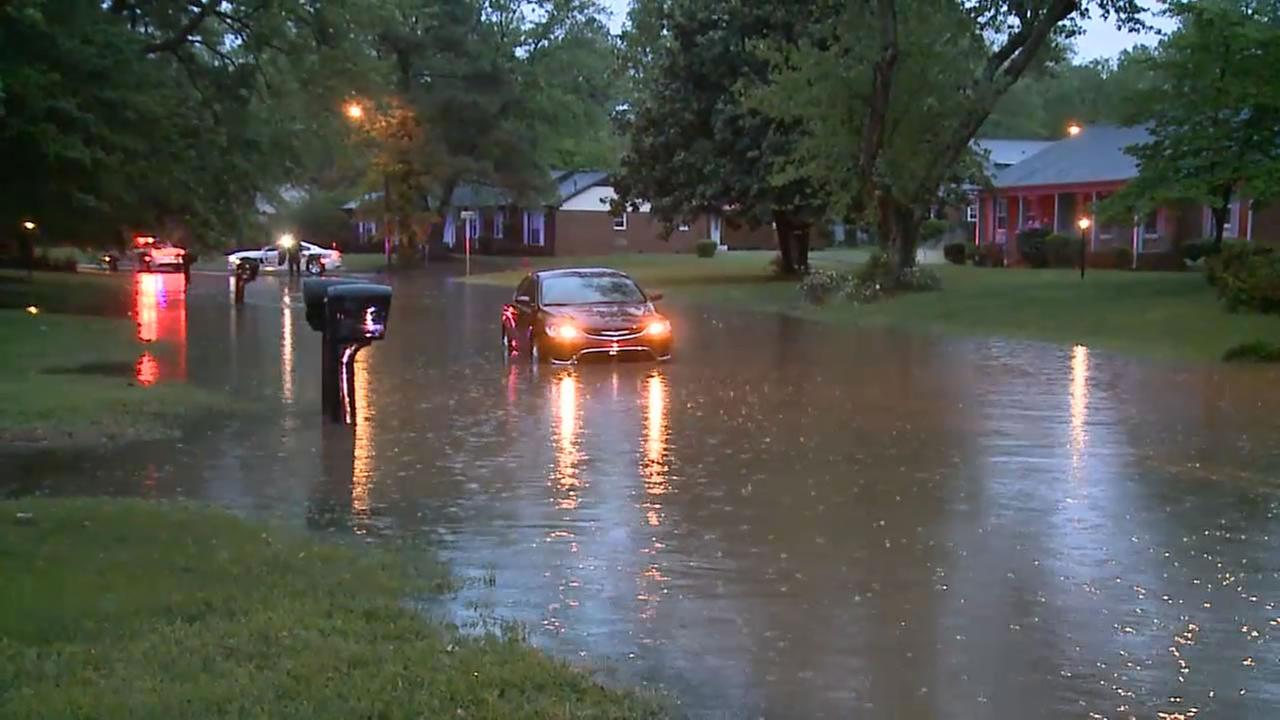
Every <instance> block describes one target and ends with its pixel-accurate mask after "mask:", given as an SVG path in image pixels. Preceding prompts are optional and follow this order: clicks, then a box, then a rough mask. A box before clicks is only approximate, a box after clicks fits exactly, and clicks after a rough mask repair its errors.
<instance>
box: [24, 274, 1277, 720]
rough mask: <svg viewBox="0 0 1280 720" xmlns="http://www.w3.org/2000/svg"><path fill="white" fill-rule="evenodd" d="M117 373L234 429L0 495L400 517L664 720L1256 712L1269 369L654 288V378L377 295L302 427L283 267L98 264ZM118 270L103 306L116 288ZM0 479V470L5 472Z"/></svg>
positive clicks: (306, 388)
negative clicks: (767, 311) (671, 708)
mask: <svg viewBox="0 0 1280 720" xmlns="http://www.w3.org/2000/svg"><path fill="white" fill-rule="evenodd" d="M121 283H122V292H130V293H133V294H134V297H135V306H136V308H137V319H138V325H139V333H140V337H141V336H142V335H143V334H146V335H147V336H148V337H145V338H143V339H144V340H145V339H157V340H160V341H162V343H161V344H159V345H157V346H156V349H155V351H154V352H151V351H148V352H145V353H143V354H142V355H141V356H140V357H139V359H138V362H137V367H136V379H137V381H138V382H140V383H142V384H149V383H153V382H168V381H174V380H184V379H185V380H186V381H189V382H194V383H197V384H200V385H204V386H209V387H214V388H225V389H226V392H229V393H233V394H234V395H235V396H236V397H238V398H242V399H243V401H244V402H245V403H248V404H251V405H253V406H254V407H255V408H256V410H255V411H254V412H252V413H248V414H245V415H243V416H236V417H234V418H232V419H230V420H224V421H220V422H219V423H217V425H216V426H212V427H197V428H195V429H194V430H193V432H192V433H190V434H189V435H188V437H187V439H186V440H185V441H184V442H183V443H182V444H180V445H175V444H174V443H172V442H163V443H153V444H140V445H136V446H130V447H129V448H128V450H127V451H126V452H103V453H100V454H92V455H59V456H54V455H52V454H24V455H19V456H15V457H13V458H6V459H4V460H3V462H4V464H5V467H6V471H5V473H4V478H3V479H0V491H3V492H7V493H10V494H20V493H31V492H42V493H50V494H84V493H89V494H110V495H137V496H143V497H173V496H181V497H187V498H193V499H198V500H205V501H211V502H215V503H219V504H223V505H227V506H230V507H233V508H236V509H238V510H242V511H247V512H252V513H255V514H264V515H271V516H279V517H283V518H286V519H289V520H291V521H294V522H297V523H305V524H306V525H307V526H309V527H313V528H316V529H320V530H326V531H329V530H332V531H336V532H341V531H346V530H347V529H350V530H352V531H354V532H357V533H369V534H381V533H397V532H414V533H419V532H424V531H425V532H426V533H428V534H429V535H431V536H433V537H435V538H436V539H437V540H438V543H439V546H440V548H441V549H442V553H443V555H444V556H445V558H446V560H448V561H449V562H450V563H451V565H452V567H453V569H454V570H455V572H457V573H458V574H459V575H460V576H461V577H462V578H463V579H464V582H463V587H462V589H461V590H460V592H459V593H458V595H457V597H456V598H454V599H453V601H452V607H451V608H450V611H451V612H452V614H453V616H454V617H453V619H454V620H455V621H456V622H458V623H459V624H462V625H464V626H472V627H481V628H483V627H496V626H497V625H498V624H501V623H504V622H511V621H514V622H518V623H521V624H523V625H524V626H525V627H526V628H527V629H528V632H529V636H530V640H531V641H532V642H533V643H535V644H536V645H538V646H540V647H543V648H545V649H547V650H549V651H551V652H553V653H555V654H558V655H560V656H563V657H566V658H569V659H571V660H573V661H575V662H577V663H580V664H583V665H586V666H589V667H592V668H595V669H598V670H599V671H600V673H601V674H602V676H604V677H607V678H611V679H615V680H617V681H619V682H623V683H631V684H645V685H648V686H651V687H655V688H658V689H660V690H661V691H663V692H665V693H668V694H669V695H670V696H671V697H672V698H673V699H674V701H676V702H678V703H679V705H678V707H679V708H680V709H681V710H682V711H683V712H686V713H688V714H689V715H691V716H693V717H734V718H736V717H761V716H762V717H778V718H792V717H831V718H844V717H896V718H987V717H1078V718H1089V717H1095V718H1101V717H1107V718H1125V717H1131V716H1132V717H1139V718H1156V717H1162V718H1175V717H1184V718H1189V717H1195V716H1197V715H1199V716H1201V717H1218V718H1274V717H1276V714H1277V710H1276V708H1278V707H1280V382H1277V381H1278V380H1280V373H1277V372H1276V371H1275V370H1268V369H1265V368H1249V367H1246V368H1239V367H1225V366H1212V367H1205V368H1196V367H1188V366H1183V365H1176V364H1167V363H1160V362H1156V361H1150V360H1142V359H1131V358H1126V357H1120V356H1113V355H1109V354H1107V353H1103V352H1097V351H1091V350H1089V349H1087V348H1084V347H1077V348H1074V349H1072V348H1061V347H1055V346H1048V345H1040V344H1034V343H1015V342H1002V341H960V340H943V339H937V338H927V337H918V336H913V335H900V334H894V333H890V332H873V331H852V330H842V329H838V328H828V327H824V326H820V325H815V324H809V323H804V322H800V321H796V320H791V319H786V318H781V317H774V316H766V315H754V314H749V313H738V312H731V311H716V310H711V309H707V308H704V307H692V306H682V305H678V304H677V305H671V306H670V307H666V308H664V310H665V311H666V312H667V313H668V314H669V315H670V316H671V317H672V321H673V325H674V328H675V333H676V338H677V347H676V358H675V361H674V362H672V363H671V364H668V365H661V366H655V365H652V364H647V363H636V364H622V365H592V366H585V367H580V368H548V369H541V370H539V371H538V372H536V373H535V372H532V371H531V369H530V368H529V367H528V366H524V365H515V366H507V365H506V364H505V363H504V362H503V360H502V358H501V356H500V352H499V347H500V343H499V324H498V321H499V310H500V308H501V305H502V303H503V302H504V301H505V300H506V299H507V298H508V297H509V295H510V292H509V291H504V290H501V289H495V288H487V287H471V286H467V285H463V284H461V283H457V282H452V281H448V280H446V279H444V278H414V279H409V280H402V281H398V282H397V283H396V287H395V292H396V295H395V300H394V303H393V307H392V314H391V323H390V330H389V333H388V339H387V340H386V341H384V342H382V343H379V344H377V345H375V346H373V347H371V348H369V349H367V350H365V351H363V352H362V353H361V355H360V359H359V361H358V362H357V365H356V372H357V395H358V397H357V404H358V412H359V416H360V423H359V424H358V425H357V426H356V427H355V428H354V430H352V429H350V428H342V427H334V426H327V425H326V424H325V423H324V422H322V418H321V413H320V384H319V383H320V381H319V374H320V357H319V346H320V338H319V336H318V335H317V334H316V333H314V332H312V331H311V330H310V328H309V327H308V326H307V324H306V321H305V319H304V317H303V308H302V302H301V294H300V291H299V288H297V287H296V286H295V287H293V288H292V290H291V289H290V287H289V285H288V283H287V281H286V280H284V279H281V278H270V277H264V278H262V279H261V280H259V281H257V282H255V283H253V284H252V285H251V286H250V287H249V291H248V293H247V303H246V305H245V306H243V307H241V308H233V307H232V306H231V304H230V302H229V300H228V293H229V290H228V287H227V282H226V279H225V278H221V277H216V276H207V275H202V276H197V277H196V278H195V279H194V281H193V285H192V287H191V288H190V291H189V293H184V292H183V288H182V279H181V276H180V275H175V276H159V275H156V276H139V277H138V278H132V277H123V278H121ZM126 286H127V287H126ZM10 469H12V470H10Z"/></svg>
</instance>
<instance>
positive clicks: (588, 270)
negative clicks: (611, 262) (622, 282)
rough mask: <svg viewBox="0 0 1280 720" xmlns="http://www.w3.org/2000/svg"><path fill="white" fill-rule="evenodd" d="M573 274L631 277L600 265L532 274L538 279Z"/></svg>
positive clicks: (554, 269)
mask: <svg viewBox="0 0 1280 720" xmlns="http://www.w3.org/2000/svg"><path fill="white" fill-rule="evenodd" d="M573 275H621V276H622V277H626V278H629V277H631V276H630V275H628V274H626V273H624V272H622V271H621V270H614V269H612V268H602V267H584V268H553V269H550V270H538V271H536V272H534V273H533V276H534V277H535V278H539V279H541V278H552V277H567V276H573Z"/></svg>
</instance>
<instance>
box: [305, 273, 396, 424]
mask: <svg viewBox="0 0 1280 720" xmlns="http://www.w3.org/2000/svg"><path fill="white" fill-rule="evenodd" d="M302 299H303V300H304V301H305V302H306V305H307V324H308V325H310V326H311V329H312V330H316V331H318V332H320V333H321V337H322V341H321V345H322V350H321V352H322V353H323V355H322V357H321V361H320V375H321V378H320V381H321V383H323V387H322V388H321V390H322V393H321V400H322V402H323V405H324V412H325V414H326V415H328V416H329V417H330V418H331V419H332V420H333V421H334V422H345V423H347V424H348V425H350V424H354V423H355V417H356V413H355V410H356V408H355V372H353V368H354V366H355V359H356V353H358V352H360V349H361V348H363V347H365V346H367V345H369V344H370V343H372V342H374V341H376V340H381V339H383V338H384V337H386V336H387V320H388V319H389V318H390V316H391V288H389V287H387V286H386V285H374V284H371V283H367V282H363V281H360V280H354V279H348V278H313V279H310V280H307V281H306V282H304V283H303V284H302Z"/></svg>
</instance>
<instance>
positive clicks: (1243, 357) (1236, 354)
mask: <svg viewBox="0 0 1280 720" xmlns="http://www.w3.org/2000/svg"><path fill="white" fill-rule="evenodd" d="M1222 360H1223V361H1224V362H1256V363H1280V345H1277V344H1275V343H1272V342H1267V341H1266V340H1253V341H1250V342H1245V343H1240V344H1239V345H1233V346H1231V347H1230V348H1227V351H1226V352H1225V353H1223V354H1222Z"/></svg>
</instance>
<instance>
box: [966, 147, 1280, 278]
mask: <svg viewBox="0 0 1280 720" xmlns="http://www.w3.org/2000/svg"><path fill="white" fill-rule="evenodd" d="M1148 137H1149V135H1148V134H1147V131H1146V129H1145V128H1142V127H1115V126H1107V125H1095V126H1091V127H1086V128H1084V129H1083V130H1082V131H1081V132H1080V133H1079V134H1078V135H1076V136H1074V137H1068V138H1065V139H1063V140H1059V141H1057V142H1054V143H1052V144H1050V145H1048V146H1047V147H1045V148H1044V149H1042V150H1040V151H1038V152H1036V153H1034V154H1032V155H1030V156H1029V157H1027V158H1026V159H1024V160H1022V161H1020V162H1017V163H1015V164H1013V165H1011V166H1009V167H1006V168H1004V169H1003V170H999V171H997V172H996V173H995V175H994V178H993V182H992V188H991V189H989V190H986V191H983V192H981V193H980V194H979V202H978V203H977V207H976V208H975V210H976V212H975V214H976V216H977V217H976V218H975V232H974V242H975V243H977V244H979V245H987V244H995V245H997V246H1001V247H1003V248H1004V249H1005V257H1006V258H1007V259H1009V260H1010V261H1013V262H1016V261H1017V259H1018V255H1017V243H1016V238H1017V234H1018V233H1019V232H1020V231H1022V230H1025V229H1030V228H1047V229H1049V230H1051V231H1053V232H1056V233H1061V234H1064V235H1074V234H1078V233H1079V232H1080V230H1079V229H1078V228H1077V225H1076V223H1077V221H1078V220H1079V219H1080V218H1082V217H1087V218H1089V219H1090V221H1091V226H1090V228H1089V230H1088V231H1087V232H1088V235H1087V240H1088V243H1089V248H1090V250H1091V251H1092V250H1103V249H1107V248H1113V247H1128V248H1131V249H1132V250H1133V252H1134V254H1135V255H1138V254H1141V253H1148V252H1161V251H1167V250H1172V249H1173V248H1175V247H1176V246H1177V245H1178V244H1180V243H1183V242H1186V241H1190V240H1196V239H1199V238H1201V237H1209V236H1211V235H1212V233H1213V221H1212V217H1211V215H1210V213H1209V210H1208V208H1207V207H1205V206H1203V205H1198V204H1194V203H1180V204H1172V205H1167V206H1162V207H1159V208H1157V209H1156V210H1154V211H1152V212H1151V213H1150V214H1149V215H1147V216H1146V217H1145V218H1135V222H1131V223H1122V224H1115V223H1103V222H1099V221H1098V218H1097V216H1096V214H1095V212H1094V210H1095V208H1096V206H1097V203H1098V202H1100V201H1102V200H1105V199H1106V198H1107V197H1108V196H1110V195H1111V194H1113V193H1115V192H1116V191H1118V190H1119V189H1120V188H1122V187H1124V185H1125V184H1126V183H1127V182H1129V181H1130V180H1132V179H1133V178H1135V177H1137V174H1138V164H1137V161H1136V159H1135V158H1134V157H1133V156H1132V155H1130V154H1129V153H1128V152H1126V148H1128V147H1129V146H1132V145H1137V144H1140V143H1143V142H1145V141H1146V140H1147V139H1148ZM1278 210H1280V208H1266V209H1262V208H1254V207H1253V204H1252V203H1250V202H1248V201H1247V199H1237V201H1236V202H1234V203H1232V206H1231V210H1230V213H1229V216H1228V222H1227V226H1226V230H1225V237H1226V238H1228V239H1242V240H1245V239H1247V240H1254V239H1258V240H1261V241H1268V240H1269V241H1277V240H1280V236H1278V233H1277V230H1280V211H1278ZM1264 229H1265V231H1264Z"/></svg>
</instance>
